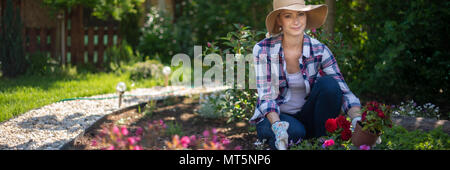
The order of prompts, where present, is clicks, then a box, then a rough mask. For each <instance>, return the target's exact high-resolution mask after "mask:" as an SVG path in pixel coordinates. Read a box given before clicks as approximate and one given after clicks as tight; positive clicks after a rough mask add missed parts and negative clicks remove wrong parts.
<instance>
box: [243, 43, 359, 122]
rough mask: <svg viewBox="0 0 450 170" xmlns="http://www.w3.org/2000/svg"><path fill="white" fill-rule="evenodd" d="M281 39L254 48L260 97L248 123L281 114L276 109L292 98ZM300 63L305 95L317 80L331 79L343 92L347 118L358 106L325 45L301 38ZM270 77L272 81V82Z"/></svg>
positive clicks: (343, 106)
mask: <svg viewBox="0 0 450 170" xmlns="http://www.w3.org/2000/svg"><path fill="white" fill-rule="evenodd" d="M282 37H283V34H280V35H278V36H275V37H270V38H266V39H264V40H262V41H260V42H259V43H257V44H256V45H255V46H254V48H253V57H254V66H255V71H256V72H255V73H256V88H257V90H258V96H259V97H258V102H257V105H256V109H255V112H254V115H253V116H252V118H250V122H251V123H258V122H260V121H262V120H263V119H262V118H264V117H265V116H266V115H267V114H268V113H270V112H276V113H278V114H280V107H279V106H280V105H281V104H284V103H286V102H287V101H288V100H289V98H290V95H291V94H290V91H289V87H288V83H287V81H286V74H287V72H286V64H285V60H284V53H283V48H282V47H281V41H282ZM280 61H282V62H280ZM299 63H300V71H301V73H302V75H303V78H304V80H305V86H306V94H307V95H309V93H310V91H311V87H313V85H314V83H316V80H317V79H318V78H319V77H322V76H331V77H333V78H334V79H335V80H336V81H337V82H338V84H339V86H340V88H341V90H342V92H343V103H342V107H341V109H342V111H344V113H345V114H347V111H348V110H349V109H350V108H351V107H353V106H361V103H360V101H359V99H358V98H357V97H356V96H355V95H354V94H353V93H352V92H351V91H350V89H349V88H348V86H347V84H346V83H345V81H344V77H343V76H342V74H341V72H340V70H339V67H338V65H337V62H336V60H335V58H334V57H333V54H332V53H331V51H330V49H328V47H327V46H326V45H324V44H322V43H320V42H319V41H318V40H316V39H314V38H311V37H309V36H308V35H307V34H304V39H303V56H302V57H300V59H299ZM268 73H271V74H268ZM279 73H281V74H279ZM272 77H273V78H274V80H271V78H272ZM276 77H278V78H276Z"/></svg>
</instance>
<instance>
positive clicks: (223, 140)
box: [221, 138, 230, 145]
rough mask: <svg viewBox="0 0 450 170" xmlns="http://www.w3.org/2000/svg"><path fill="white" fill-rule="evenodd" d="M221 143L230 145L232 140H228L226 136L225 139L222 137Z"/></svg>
mask: <svg viewBox="0 0 450 170" xmlns="http://www.w3.org/2000/svg"><path fill="white" fill-rule="evenodd" d="M221 143H222V144H224V145H228V144H230V140H228V139H227V138H224V139H222V141H221Z"/></svg>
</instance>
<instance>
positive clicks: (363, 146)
mask: <svg viewBox="0 0 450 170" xmlns="http://www.w3.org/2000/svg"><path fill="white" fill-rule="evenodd" d="M359 149H361V150H366V151H367V150H370V146H367V145H361V146H359Z"/></svg>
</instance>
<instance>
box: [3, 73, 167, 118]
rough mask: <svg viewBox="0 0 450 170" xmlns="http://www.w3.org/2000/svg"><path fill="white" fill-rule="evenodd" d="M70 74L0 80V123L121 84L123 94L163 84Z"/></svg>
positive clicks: (111, 90)
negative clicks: (36, 109) (37, 109)
mask: <svg viewBox="0 0 450 170" xmlns="http://www.w3.org/2000/svg"><path fill="white" fill-rule="evenodd" d="M74 72H75V73H73V71H72V73H71V72H68V73H66V74H57V75H49V76H29V75H27V76H22V77H18V78H14V79H8V78H4V77H0V122H3V121H6V120H8V119H10V118H12V117H15V116H18V115H20V114H23V113H25V112H27V111H29V110H31V109H35V108H39V107H42V106H45V105H48V104H51V103H54V102H57V101H60V100H62V99H67V98H74V97H88V96H92V95H98V94H105V93H114V92H115V87H116V85H117V83H119V82H125V84H126V85H127V87H128V89H127V90H130V89H135V88H150V87H152V86H156V85H162V84H163V82H162V81H157V80H142V81H139V82H133V81H132V80H130V79H129V74H126V73H125V74H120V75H116V74H114V73H82V74H77V73H76V71H74ZM133 83H134V86H133V87H132V86H131V85H132V84H133Z"/></svg>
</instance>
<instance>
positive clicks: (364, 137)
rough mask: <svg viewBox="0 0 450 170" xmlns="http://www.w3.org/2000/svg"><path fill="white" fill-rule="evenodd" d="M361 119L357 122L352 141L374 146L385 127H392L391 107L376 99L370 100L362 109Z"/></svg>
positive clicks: (356, 144)
mask: <svg viewBox="0 0 450 170" xmlns="http://www.w3.org/2000/svg"><path fill="white" fill-rule="evenodd" d="M361 112H362V116H361V121H358V122H357V123H356V127H355V131H354V133H353V135H352V138H351V139H352V143H353V145H354V146H356V147H360V146H361V145H367V146H373V145H375V143H376V141H377V139H378V137H379V136H380V135H381V134H382V133H383V129H384V128H385V127H389V128H391V127H392V120H391V111H390V107H389V106H386V105H384V104H380V103H377V102H375V101H372V102H368V103H367V104H366V105H365V106H364V107H363V108H362V109H361Z"/></svg>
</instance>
